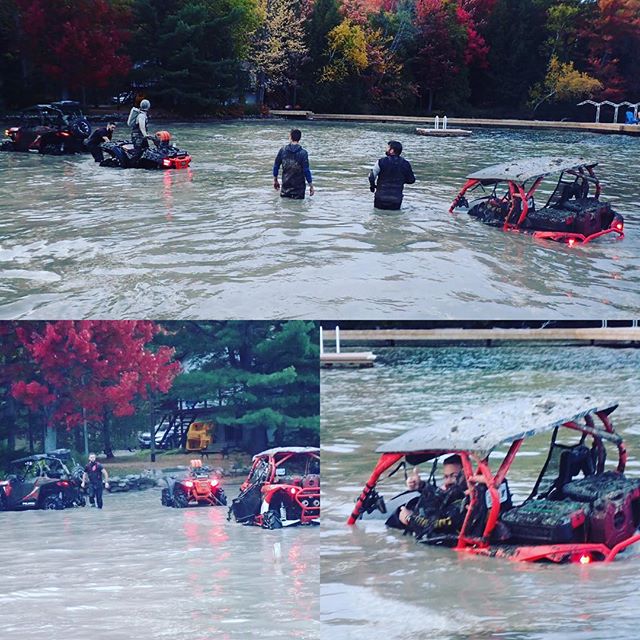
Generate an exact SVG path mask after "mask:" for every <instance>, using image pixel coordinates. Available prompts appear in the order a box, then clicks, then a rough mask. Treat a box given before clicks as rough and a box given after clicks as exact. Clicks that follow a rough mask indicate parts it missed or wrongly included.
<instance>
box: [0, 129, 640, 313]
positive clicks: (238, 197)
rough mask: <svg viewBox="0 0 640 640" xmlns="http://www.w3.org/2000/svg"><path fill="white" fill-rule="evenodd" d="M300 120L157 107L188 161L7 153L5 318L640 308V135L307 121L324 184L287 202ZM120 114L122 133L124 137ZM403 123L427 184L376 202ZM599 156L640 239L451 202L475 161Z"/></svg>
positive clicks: (610, 189) (1, 213)
mask: <svg viewBox="0 0 640 640" xmlns="http://www.w3.org/2000/svg"><path fill="white" fill-rule="evenodd" d="M290 126H291V123H289V122H284V121H275V120H274V121H259V120H258V121H246V122H231V123H224V124H219V123H214V124H185V123H173V124H166V123H158V124H154V123H153V122H152V127H151V128H152V130H155V129H156V128H163V129H164V128H166V129H170V130H171V131H172V133H173V134H174V138H175V141H176V142H177V144H178V145H179V146H180V147H182V148H185V149H187V150H188V151H189V152H190V153H191V154H192V156H193V163H192V167H191V169H189V170H182V171H166V172H148V171H142V170H114V169H106V168H100V167H98V166H96V165H95V164H94V162H93V160H92V159H91V157H90V156H89V155H82V156H74V157H48V156H38V155H29V154H11V153H1V154H0V317H4V318H34V319H37V318H40V319H42V318H54V317H65V318H68V317H74V318H85V317H100V318H122V317H153V318H158V319H162V318H177V317H180V318H258V317H260V318H263V317H264V318H276V317H306V318H309V317H311V318H320V317H333V318H335V317H338V318H344V319H349V318H362V317H377V318H390V319H400V318H415V317H429V318H452V317H475V318H484V319H493V318H497V317H500V318H521V317H527V318H530V317H531V316H532V315H535V316H537V317H553V318H573V317H587V316H590V317H605V316H608V315H611V314H613V315H616V314H618V315H620V314H628V313H632V312H637V311H638V309H640V222H639V218H638V210H639V207H640V186H639V184H640V183H639V182H638V180H637V176H636V171H635V166H636V164H637V155H638V153H637V152H638V139H637V138H632V137H624V136H606V135H598V134H588V133H581V132H560V131H558V132H535V131H509V130H475V131H474V133H473V136H472V137H471V138H441V139H432V138H424V137H419V136H416V135H415V134H414V133H413V127H411V126H409V125H392V124H388V125H384V124H335V123H321V122H318V123H314V122H303V123H300V126H302V130H303V139H302V142H303V144H304V146H305V147H306V148H307V149H308V150H309V154H310V159H311V167H312V171H313V174H314V183H315V184H316V188H317V193H316V195H315V196H314V197H313V198H307V199H306V200H305V201H303V202H300V201H288V200H283V199H281V198H280V197H279V196H278V194H277V193H276V192H275V191H274V190H273V188H272V178H271V168H272V163H273V158H274V157H275V154H276V152H277V150H278V148H279V146H280V145H281V144H283V143H284V142H285V141H286V138H287V135H288V130H289V128H290ZM125 134H126V128H125V127H124V126H120V127H119V130H117V131H116V136H115V137H116V138H119V137H126V135H125ZM390 138H397V139H399V140H401V141H402V143H403V144H404V146H405V155H406V157H407V158H408V159H409V160H410V161H411V162H412V164H413V167H414V171H415V174H416V176H417V178H418V182H417V183H416V184H415V185H413V186H410V187H407V189H406V190H405V194H406V196H405V203H404V205H403V210H402V211H401V212H399V213H398V212H396V213H394V212H386V213H385V212H381V211H376V210H374V208H373V203H372V199H373V198H372V194H371V193H370V192H369V189H368V182H367V174H368V171H369V169H370V167H371V166H372V164H373V163H374V162H375V160H376V159H377V158H379V157H380V156H381V155H382V154H383V152H384V150H385V148H386V141H387V140H388V139H390ZM547 154H554V155H571V156H575V155H585V156H588V157H594V158H596V159H599V160H600V161H601V163H602V165H601V167H600V171H599V175H600V178H601V180H602V182H603V187H604V191H603V193H604V195H603V197H605V198H608V199H610V200H611V202H612V203H613V204H614V206H615V208H616V209H617V210H619V211H620V212H621V213H622V214H623V215H624V216H625V219H626V232H627V237H626V238H625V239H624V240H622V241H616V240H614V239H613V238H611V237H609V238H604V239H601V240H600V241H598V242H594V243H593V244H590V245H587V246H585V247H576V248H573V249H569V248H568V247H566V246H562V245H559V244H556V243H550V242H542V241H533V240H532V239H531V238H530V237H525V236H521V235H519V234H505V233H502V232H501V231H499V230H497V229H493V228H488V227H486V226H484V225H482V224H481V223H479V222H477V221H476V220H473V219H470V218H469V217H468V216H467V215H466V214H465V213H460V214H457V215H456V216H451V215H450V214H449V213H448V212H447V209H448V207H449V205H450V203H451V200H452V199H453V197H454V196H455V195H456V193H457V191H458V189H459V188H460V187H461V186H462V184H463V182H464V176H465V175H466V174H468V173H470V172H471V171H473V170H476V169H478V168H481V167H483V166H487V165H490V164H494V163H496V162H504V161H508V160H512V159H518V158H523V157H528V156H534V155H547Z"/></svg>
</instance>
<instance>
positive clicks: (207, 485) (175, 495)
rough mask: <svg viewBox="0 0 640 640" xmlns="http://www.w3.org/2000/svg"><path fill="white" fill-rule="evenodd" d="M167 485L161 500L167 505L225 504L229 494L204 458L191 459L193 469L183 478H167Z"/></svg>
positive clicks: (213, 505)
mask: <svg viewBox="0 0 640 640" xmlns="http://www.w3.org/2000/svg"><path fill="white" fill-rule="evenodd" d="M165 482H166V483H167V486H166V487H164V488H163V489H162V495H161V498H160V501H161V502H162V504H163V505H164V506H165V507H177V508H178V509H182V508H184V507H188V506H189V505H191V504H196V505H206V506H212V507H215V506H225V505H226V504H227V496H226V495H225V493H224V489H223V488H222V484H221V482H220V478H219V477H218V476H217V475H216V474H214V473H212V472H211V470H210V469H209V467H203V466H202V460H191V469H190V470H189V472H188V473H187V475H185V476H184V477H182V478H175V477H169V478H165Z"/></svg>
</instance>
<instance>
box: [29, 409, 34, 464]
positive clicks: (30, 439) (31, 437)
mask: <svg viewBox="0 0 640 640" xmlns="http://www.w3.org/2000/svg"><path fill="white" fill-rule="evenodd" d="M33 421H34V418H33V414H32V413H30V414H29V423H28V424H29V453H30V454H31V455H33V454H34V453H35V447H34V443H33V426H34V425H33Z"/></svg>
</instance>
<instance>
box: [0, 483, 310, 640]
mask: <svg viewBox="0 0 640 640" xmlns="http://www.w3.org/2000/svg"><path fill="white" fill-rule="evenodd" d="M0 534H1V536H2V545H1V546H0V566H1V567H2V581H1V584H2V588H1V589H0V610H1V611H2V615H1V616H0V638H2V640H22V639H23V638H29V639H30V640H31V639H34V640H38V639H40V638H43V639H46V640H52V639H58V638H60V639H61V638H65V639H67V640H69V639H72V640H73V639H78V640H81V639H82V640H85V639H86V638H87V637H99V638H108V639H109V640H131V639H132V638H167V639H170V640H187V639H189V640H210V639H215V640H218V639H220V640H232V639H242V640H245V639H246V638H251V637H264V638H292V639H296V640H298V639H300V640H302V639H305V640H306V639H308V640H315V639H317V638H318V637H319V628H318V625H319V623H318V616H319V609H318V585H319V566H318V554H319V534H318V529H317V528H315V527H313V528H304V529H285V530H280V531H263V530H261V529H258V528H256V527H243V526H240V525H237V524H235V523H230V522H227V520H226V509H224V508H197V507H195V508H188V509H182V510H180V509H167V508H166V507H162V506H161V505H160V498H159V495H158V492H156V491H147V492H144V493H135V494H134V493H128V494H120V495H114V496H110V495H106V497H105V509H104V510H103V511H98V510H96V509H90V508H88V507H87V508H84V509H74V510H68V511H51V512H42V511H34V512H22V513H15V512H12V513H2V514H0Z"/></svg>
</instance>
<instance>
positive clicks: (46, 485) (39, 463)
mask: <svg viewBox="0 0 640 640" xmlns="http://www.w3.org/2000/svg"><path fill="white" fill-rule="evenodd" d="M60 451H62V450H58V452H60ZM85 504H86V499H85V497H84V494H83V492H82V490H81V488H80V479H79V478H78V474H77V473H76V474H75V475H74V474H73V473H70V472H69V469H68V468H67V466H66V464H65V463H64V462H63V461H62V460H61V459H60V457H58V456H57V455H55V452H54V453H53V454H39V455H34V456H28V457H26V458H20V459H19V460H14V461H13V462H12V463H11V473H10V474H9V475H8V476H7V477H6V478H5V479H4V480H0V511H22V510H25V509H65V508H68V507H74V506H84V505H85Z"/></svg>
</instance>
